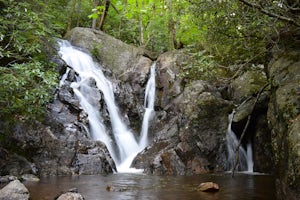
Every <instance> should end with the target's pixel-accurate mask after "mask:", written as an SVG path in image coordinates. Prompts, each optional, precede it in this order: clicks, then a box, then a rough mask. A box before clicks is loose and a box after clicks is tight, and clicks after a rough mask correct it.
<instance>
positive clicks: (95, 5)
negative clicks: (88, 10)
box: [92, 0, 100, 29]
mask: <svg viewBox="0 0 300 200" xmlns="http://www.w3.org/2000/svg"><path fill="white" fill-rule="evenodd" d="M99 4H100V2H99V0H96V1H93V5H94V9H93V12H94V13H97V12H98V9H97V6H99ZM96 26H97V19H95V18H93V20H92V29H96Z"/></svg>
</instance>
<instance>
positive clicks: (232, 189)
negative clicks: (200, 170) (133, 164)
mask: <svg viewBox="0 0 300 200" xmlns="http://www.w3.org/2000/svg"><path fill="white" fill-rule="evenodd" d="M206 181H214V182H216V183H218V184H219V186H220V191H219V192H217V193H205V192H200V191H195V188H196V187H197V186H198V185H199V184H200V183H201V182H206ZM25 185H26V187H27V188H28V189H29V192H30V197H31V199H32V200H48V199H49V200H50V199H51V200H52V199H53V198H54V197H55V196H57V195H58V194H59V193H60V192H61V191H67V190H69V189H70V188H77V189H78V192H79V193H81V194H82V195H83V196H84V198H85V199H87V200H100V199H122V200H127V199H128V200H129V199H150V200H152V199H153V200H154V199H159V200H169V199H185V200H187V199H191V200H192V199H203V200H256V199H259V200H269V199H270V200H271V199H276V197H275V194H276V191H275V185H274V178H273V177H272V176H269V175H262V174H243V173H237V174H236V175H235V177H234V178H232V177H231V174H226V173H222V174H206V175H193V176H155V175H145V174H128V173H127V174H126V173H117V174H110V175H90V176H87V175H85V176H83V175H81V176H69V177H50V178H42V179H41V181H40V182H37V183H35V182H25ZM107 187H110V191H108V190H107Z"/></svg>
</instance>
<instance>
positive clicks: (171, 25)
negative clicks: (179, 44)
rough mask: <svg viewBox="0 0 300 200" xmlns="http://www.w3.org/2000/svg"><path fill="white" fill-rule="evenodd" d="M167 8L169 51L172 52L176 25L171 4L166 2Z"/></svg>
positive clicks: (174, 43)
mask: <svg viewBox="0 0 300 200" xmlns="http://www.w3.org/2000/svg"><path fill="white" fill-rule="evenodd" d="M168 7H169V24H168V28H169V49H170V50H172V49H174V48H175V47H176V24H175V21H174V17H173V2H172V0H168Z"/></svg>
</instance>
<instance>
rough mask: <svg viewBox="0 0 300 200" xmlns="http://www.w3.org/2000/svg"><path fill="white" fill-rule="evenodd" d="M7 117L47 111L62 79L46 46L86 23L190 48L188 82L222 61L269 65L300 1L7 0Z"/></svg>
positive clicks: (160, 47) (1, 4) (1, 1)
mask: <svg viewBox="0 0 300 200" xmlns="http://www.w3.org/2000/svg"><path fill="white" fill-rule="evenodd" d="M0 14H1V18H0V61H1V62H0V63H1V64H0V81H1V85H2V87H1V89H0V95H1V100H0V108H1V114H0V119H4V118H7V116H8V115H9V116H11V117H12V120H13V119H16V118H20V116H26V117H25V118H30V117H36V116H38V115H37V113H43V112H42V111H43V108H44V107H45V105H46V103H47V102H48V101H50V100H51V95H49V93H50V91H51V88H53V87H55V85H56V84H57V82H58V80H57V79H58V77H57V75H56V74H57V73H55V70H56V69H55V67H54V66H53V65H52V64H50V63H49V62H48V60H47V59H48V58H47V57H46V55H45V54H44V48H45V46H46V45H47V43H48V42H49V40H51V39H53V38H55V37H60V38H61V37H63V36H64V34H65V33H66V32H67V31H69V30H70V29H72V28H74V27H77V26H81V27H90V28H94V29H99V30H102V31H104V32H105V33H107V34H110V35H112V36H114V37H116V38H118V39H120V40H122V41H124V42H126V43H129V44H133V45H136V46H140V47H144V48H147V49H148V50H150V51H155V52H159V53H161V52H164V51H171V50H174V49H182V48H184V49H185V50H186V53H189V54H191V55H192V56H193V57H194V63H193V64H192V65H191V66H187V67H186V68H185V69H184V73H183V76H184V77H185V78H186V79H188V80H194V79H200V78H204V79H205V78H207V79H214V78H215V77H214V76H215V74H214V72H217V71H218V68H219V67H224V66H229V65H233V64H244V63H254V64H257V63H263V64H264V63H265V62H266V56H267V52H268V51H270V48H274V47H276V45H277V43H278V41H279V40H281V39H282V38H284V37H288V35H289V32H293V31H299V27H300V3H299V0H274V1H265V0H47V1H40V0H26V1H21V0H0Z"/></svg>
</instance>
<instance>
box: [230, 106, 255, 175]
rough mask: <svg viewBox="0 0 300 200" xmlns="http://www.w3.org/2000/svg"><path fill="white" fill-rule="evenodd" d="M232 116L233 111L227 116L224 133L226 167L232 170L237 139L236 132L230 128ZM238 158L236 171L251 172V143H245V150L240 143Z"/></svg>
mask: <svg viewBox="0 0 300 200" xmlns="http://www.w3.org/2000/svg"><path fill="white" fill-rule="evenodd" d="M233 116H234V111H233V112H232V113H231V114H229V116H228V128H227V135H226V142H227V151H228V160H227V169H228V170H232V169H233V167H234V163H235V160H236V155H235V154H236V153H235V150H236V148H237V147H238V143H239V140H238V138H237V136H236V134H235V133H234V132H233V130H232V129H231V125H232V120H233ZM238 154H239V160H238V164H237V168H236V169H237V170H238V171H247V172H253V159H252V145H251V143H248V144H247V150H245V149H244V148H243V147H242V145H240V147H239V150H238Z"/></svg>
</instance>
